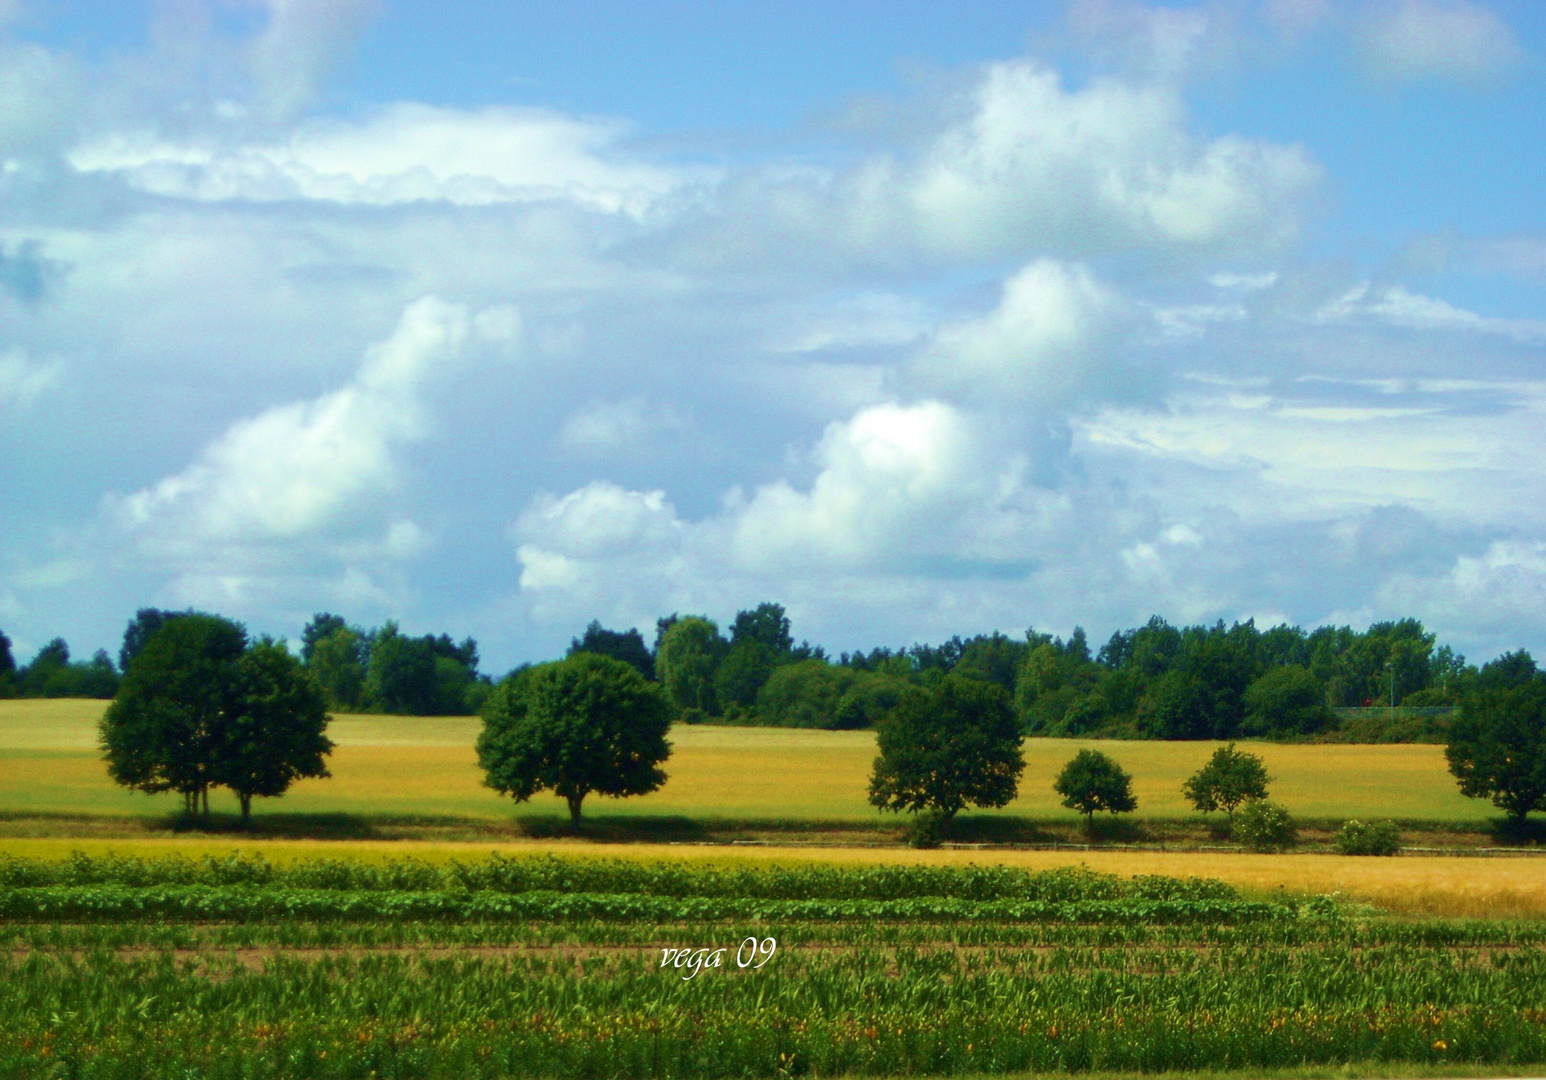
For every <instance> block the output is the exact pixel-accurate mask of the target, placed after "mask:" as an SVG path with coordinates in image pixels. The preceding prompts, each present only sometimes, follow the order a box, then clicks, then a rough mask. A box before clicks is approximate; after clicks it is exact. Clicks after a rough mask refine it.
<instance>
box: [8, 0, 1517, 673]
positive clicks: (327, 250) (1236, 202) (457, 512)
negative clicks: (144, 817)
mask: <svg viewBox="0 0 1546 1080" xmlns="http://www.w3.org/2000/svg"><path fill="white" fill-rule="evenodd" d="M1543 56H1546V16H1543V15H1542V14H1541V13H1540V9H1539V7H1538V5H1533V4H1525V3H1493V4H1484V3H1479V2H1467V0H1368V2H1350V3H1336V2H1330V0H1263V2H1260V3H1245V2H1241V3H1214V4H1178V5H1176V6H1172V7H1161V6H1150V5H1144V4H1138V3H1123V2H1117V0H1103V2H1083V0H1079V2H1074V3H1058V4H1053V3H1047V4H1035V3H1031V4H1023V3H1022V4H989V3H981V4H971V5H963V6H962V9H961V10H947V9H944V8H941V7H939V6H938V5H897V4H858V3H855V4H820V5H817V4H808V5H793V4H792V5H736V4H713V5H710V4H661V3H650V4H644V3H638V4H621V3H617V4H604V5H603V4H591V5H585V4H575V3H565V4H558V3H551V4H542V3H532V4H522V5H512V4H501V3H492V2H490V3H464V4H455V5H445V4H428V3H381V4H376V3H370V2H368V0H332V2H326V3H316V2H314V3H306V2H299V0H271V2H269V3H258V2H236V0H230V2H224V0H223V2H216V3H197V2H193V0H187V2H179V3H167V4H162V5H149V6H146V5H139V4H90V5H87V4H77V3H70V2H66V0H0V460H3V462H4V467H3V468H0V508H3V519H4V526H5V527H4V529H3V530H0V629H3V630H4V631H5V632H6V633H8V634H9V635H10V636H11V637H12V638H14V639H15V640H16V642H17V647H18V648H17V651H18V652H19V653H21V654H23V656H26V655H29V654H30V652H31V651H33V650H35V649H36V648H37V647H39V646H40V645H41V644H42V643H43V642H44V641H46V640H47V639H48V638H51V637H53V636H55V635H56V634H62V635H64V636H65V637H66V638H67V639H68V640H69V642H70V643H71V645H72V647H73V648H74V650H75V652H76V653H78V654H85V653H87V652H89V651H90V650H91V649H93V648H95V647H97V646H99V645H107V646H110V647H111V646H113V645H114V644H115V643H116V640H117V638H118V636H119V635H120V634H121V631H122V626H123V624H124V622H125V621H126V620H127V618H128V617H129V615H130V614H131V613H132V611H133V609H134V608H136V607H138V606H141V605H145V604H154V605H158V606H169V607H183V606H188V605H192V606H198V607H202V608H207V609H212V610H217V611H221V612H224V613H226V614H229V615H232V616H235V617H237V618H240V619H243V620H245V621H246V622H247V623H248V624H249V625H250V626H251V627H252V628H253V629H254V630H258V631H263V632H269V633H275V634H287V635H290V636H292V637H293V636H295V635H296V634H297V633H298V631H299V628H300V626H301V625H302V624H303V623H304V622H305V620H306V618H307V617H308V616H309V614H310V613H311V612H314V611H319V610H333V611H338V612H340V613H342V614H344V615H346V616H347V617H349V618H350V619H351V620H354V621H358V622H361V623H365V624H374V623H377V622H380V621H381V620H383V619H385V618H388V617H395V618H398V619H399V620H400V621H402V623H403V624H404V625H405V626H406V627H407V628H409V629H411V630H414V631H420V630H434V631H437V632H438V631H441V630H447V631H450V632H453V633H456V634H458V635H460V634H469V633H470V634H473V635H475V636H476V637H478V639H479V640H480V642H481V643H482V644H483V650H484V655H485V657H486V658H487V660H488V661H489V664H488V666H490V667H492V668H495V669H502V668H504V667H507V666H509V665H510V664H513V663H515V662H517V661H519V660H524V659H534V658H540V657H544V656H548V655H552V654H553V653H555V652H557V651H558V650H559V649H560V648H561V647H562V646H563V644H564V643H565V642H567V640H568V638H569V637H570V636H571V635H573V634H574V633H576V632H577V631H578V630H579V629H580V628H581V627H583V625H584V624H585V623H586V622H587V621H589V620H590V619H591V618H593V617H599V618H601V619H602V620H603V622H606V623H608V624H609V625H614V626H621V625H639V626H641V627H645V628H648V627H649V626H651V625H652V624H653V620H654V618H655V617H656V616H658V615H661V614H665V613H668V612H671V611H683V612H686V611H702V612H706V613H708V614H710V615H711V616H714V617H717V618H719V619H721V620H724V619H726V618H728V617H729V616H731V615H732V614H733V613H734V611H735V610H736V609H737V608H740V607H746V606H750V605H752V604H755V603H756V602H758V601H760V600H763V599H777V600H780V601H782V602H783V603H785V604H786V605H787V606H788V607H789V609H790V611H791V614H792V616H793V618H794V622H795V630H796V633H797V634H798V635H800V636H808V637H810V638H811V639H813V640H817V641H821V642H824V643H825V644H827V645H828V646H829V647H830V648H833V649H844V648H854V647H861V646H869V645H872V644H877V643H893V644H896V643H904V642H908V641H911V640H915V639H937V638H939V637H942V636H946V635H948V634H950V633H955V632H961V633H970V632H977V631H985V630H990V629H995V628H998V629H1004V630H1007V631H1010V632H1017V631H1019V630H1021V629H1023V628H1024V627H1026V626H1028V625H1032V624H1034V625H1036V626H1037V627H1040V628H1043V629H1047V630H1052V631H1056V632H1060V633H1066V632H1068V631H1069V630H1071V629H1072V627H1073V626H1074V625H1075V624H1082V625H1084V626H1086V627H1087V628H1088V629H1089V631H1090V632H1091V634H1092V636H1094V637H1096V638H1103V637H1104V636H1105V635H1106V634H1108V633H1109V632H1110V631H1111V630H1112V629H1115V628H1116V627H1118V626H1125V625H1131V624H1133V623H1136V622H1140V621H1142V620H1143V619H1145V618H1147V616H1148V615H1149V614H1150V613H1153V612H1158V613H1161V614H1164V615H1166V616H1167V617H1169V618H1171V619H1172V620H1175V621H1195V620H1204V619H1205V620H1212V619H1215V618H1224V619H1226V620H1230V619H1235V618H1247V617H1254V618H1256V619H1257V620H1258V623H1264V622H1265V623H1270V622H1276V621H1279V620H1288V621H1293V622H1299V623H1303V624H1307V625H1308V624H1317V623H1321V622H1328V621H1335V622H1350V623H1353V624H1355V625H1363V624H1366V623H1368V622H1369V621H1371V620H1374V619H1379V618H1388V617H1397V616H1402V615H1407V614H1414V615H1417V616H1419V617H1420V618H1422V619H1424V620H1425V621H1426V622H1428V623H1429V624H1430V625H1431V626H1432V627H1434V628H1435V629H1436V630H1437V631H1438V632H1439V633H1440V634H1441V636H1442V637H1443V638H1444V639H1445V640H1447V641H1451V642H1454V643H1455V644H1456V645H1457V646H1459V647H1460V648H1462V649H1463V650H1464V651H1466V652H1467V653H1469V654H1470V655H1472V656H1473V658H1477V659H1485V658H1487V657H1490V656H1492V655H1494V654H1496V653H1497V652H1499V651H1502V650H1503V649H1507V648H1513V647H1518V646H1520V645H1524V646H1528V647H1530V648H1532V649H1534V650H1536V651H1538V652H1539V651H1540V650H1542V649H1543V648H1546V615H1543V612H1546V505H1543V504H1546V500H1543V499H1542V498H1541V496H1542V494H1543V488H1546V485H1543V468H1542V466H1541V464H1540V462H1541V461H1542V451H1543V450H1546V424H1543V423H1542V421H1543V419H1546V416H1543V413H1546V379H1543V372H1542V360H1543V352H1546V295H1543V291H1546V290H1543V286H1546V221H1543V220H1542V217H1543V213H1546V211H1543V205H1546V204H1543V201H1542V200H1541V199H1540V197H1539V194H1538V191H1539V177H1541V176H1542V175H1546V169H1543V166H1546V139H1543V137H1542V136H1543V132H1542V126H1543V124H1542V115H1541V108H1540V105H1539V103H1540V102H1541V101H1543V100H1546V86H1543V85H1542V84H1543V78H1542V70H1543V69H1542V57H1543Z"/></svg>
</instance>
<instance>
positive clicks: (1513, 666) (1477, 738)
mask: <svg viewBox="0 0 1546 1080" xmlns="http://www.w3.org/2000/svg"><path fill="white" fill-rule="evenodd" d="M1444 754H1445V757H1446V758H1447V759H1448V760H1449V771H1450V772H1452V773H1453V774H1454V775H1455V778H1456V779H1457V780H1458V781H1459V783H1460V791H1461V793H1462V794H1464V795H1468V796H1470V797H1471V798H1474V799H1491V800H1492V802H1493V805H1494V806H1497V807H1498V808H1499V809H1501V810H1505V811H1507V812H1508V814H1509V815H1510V816H1511V817H1512V818H1514V820H1515V821H1516V822H1519V823H1521V824H1522V823H1523V822H1524V820H1525V816H1526V815H1527V814H1529V813H1530V811H1532V810H1546V672H1538V671H1536V670H1535V662H1534V661H1533V660H1531V659H1530V657H1529V654H1528V653H1524V652H1522V651H1521V652H1520V653H1513V654H1508V655H1505V656H1503V657H1500V658H1499V659H1498V660H1496V661H1494V662H1493V663H1491V664H1488V665H1486V666H1485V667H1483V668H1482V670H1481V672H1480V673H1479V674H1478V676H1477V688H1476V689H1475V690H1474V691H1473V692H1472V693H1470V694H1468V695H1467V696H1466V699H1465V700H1464V702H1462V704H1461V707H1460V716H1459V718H1458V719H1456V720H1455V721H1454V722H1453V723H1452V724H1451V725H1450V730H1449V745H1448V746H1447V747H1446V748H1445V751H1444Z"/></svg>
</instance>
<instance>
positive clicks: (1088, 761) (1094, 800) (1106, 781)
mask: <svg viewBox="0 0 1546 1080" xmlns="http://www.w3.org/2000/svg"><path fill="white" fill-rule="evenodd" d="M1052 790H1054V791H1056V792H1057V793H1058V794H1059V795H1061V796H1063V805H1064V806H1066V807H1068V808H1069V809H1070V810H1077V811H1079V812H1080V813H1081V814H1083V815H1085V817H1086V818H1088V819H1089V820H1091V821H1094V819H1095V812H1096V811H1097V810H1105V811H1109V812H1110V813H1113V814H1127V813H1131V812H1132V811H1134V810H1136V809H1138V799H1137V798H1136V797H1135V796H1134V795H1133V778H1132V777H1131V776H1130V775H1128V773H1127V771H1126V770H1125V769H1123V768H1122V766H1120V765H1118V764H1117V763H1116V762H1115V761H1113V760H1112V759H1111V758H1109V757H1107V756H1106V755H1105V754H1103V753H1101V752H1100V751H1099V750H1088V749H1086V750H1080V751H1079V752H1078V753H1077V754H1075V755H1074V756H1073V757H1072V758H1070V759H1069V762H1068V764H1066V765H1064V766H1063V771H1062V772H1060V773H1059V774H1058V778H1057V780H1056V781H1055V782H1054V783H1053V785H1052Z"/></svg>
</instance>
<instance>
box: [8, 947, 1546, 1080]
mask: <svg viewBox="0 0 1546 1080" xmlns="http://www.w3.org/2000/svg"><path fill="white" fill-rule="evenodd" d="M1091 932H1092V933H1093V932H1094V931H1091ZM701 944H703V945H705V946H708V945H726V944H728V945H731V946H732V947H733V945H734V943H733V942H720V941H715V940H714V939H713V938H712V937H709V938H708V939H706V940H704V941H703V942H702V943H701ZM683 974H684V972H682V971H680V970H677V969H675V968H665V969H662V968H661V966H660V964H659V962H658V960H657V957H656V955H655V954H653V953H651V954H644V955H637V954H633V955H611V956H599V957H598V956H592V957H575V956H570V955H567V954H564V953H561V952H549V953H547V954H545V955H542V956H535V957H496V958H487V957H476V956H469V955H466V954H463V955H456V956H435V955H431V956H422V957H412V956H405V955H400V954H388V955H360V954H347V953H346V954H342V955H331V956H326V957H322V958H316V957H295V956H286V955H273V956H269V957H267V958H265V959H264V961H263V962H262V964H261V965H259V966H258V967H257V968H256V969H254V968H253V967H251V966H249V965H248V964H246V963H244V962H243V961H242V959H241V958H240V957H237V956H235V955H231V954H221V953H218V952H210V953H201V954H199V955H198V956H195V957H189V956H186V955H174V954H171V953H159V954H155V955H135V956H127V957H119V956H115V955H112V954H107V953H101V952H98V953H91V954H87V955H76V954H63V955H45V954H38V953H34V954H31V955H29V956H27V957H26V958H25V959H16V958H13V957H10V956H8V955H7V954H0V1016H4V1017H5V1018H6V1023H5V1024H4V1025H0V1078H4V1077H32V1076H39V1075H65V1076H73V1077H82V1078H94V1077H115V1078H119V1080H140V1078H143V1080H160V1078H163V1077H173V1076H177V1077H181V1076H185V1075H189V1074H192V1075H198V1076H200V1077H216V1078H219V1077H227V1076H228V1077H232V1078H235V1077H241V1078H243V1080H255V1078H260V1077H279V1076H286V1077H350V1078H353V1077H360V1078H364V1077H367V1076H371V1075H375V1076H378V1077H397V1078H405V1080H406V1078H410V1077H425V1078H429V1077H442V1076H444V1077H451V1076H457V1077H472V1078H477V1077H496V1076H508V1077H516V1076H521V1077H525V1076H560V1075H561V1076H575V1077H597V1078H600V1077H616V1078H619V1080H630V1078H636V1077H639V1078H642V1077H667V1076H672V1077H701V1078H705V1080H709V1078H719V1077H745V1076H751V1077H763V1076H767V1077H772V1076H780V1075H790V1074H815V1075H834V1074H842V1073H850V1074H860V1075H901V1074H912V1075H920V1074H928V1075H936V1074H945V1073H958V1072H967V1071H973V1072H1001V1071H1023V1070H1038V1071H1051V1070H1091V1069H1101V1070H1134V1071H1139V1070H1141V1071H1162V1070H1173V1069H1247V1068H1250V1069H1255V1068H1266V1067H1278V1066H1296V1065H1335V1064H1341V1063H1346V1062H1349V1061H1391V1062H1415V1063H1425V1064H1458V1063H1472V1064H1475V1063H1495V1064H1522V1063H1529V1062H1540V1061H1542V1060H1546V1009H1543V1007H1542V1005H1541V1002H1542V1000H1543V995H1542V990H1543V988H1546V954H1543V953H1542V952H1540V951H1539V950H1525V951H1512V952H1495V953H1490V954H1482V953H1475V954H1471V955H1465V956H1457V955H1452V954H1447V953H1443V952H1439V951H1435V950H1427V949H1420V948H1408V947H1389V948H1380V949H1368V950H1360V951H1355V950H1352V949H1347V948H1341V947H1329V948H1320V949H1300V948H1292V949H1288V948H1270V947H1269V948H1249V947H1241V948H1219V949H1197V948H1188V947H1184V946H1183V947H1176V948H1168V949H1114V950H1099V949H1095V950H1063V949H1059V950H1053V951H1050V952H1044V951H1039V950H1003V951H999V950H994V951H988V952H983V953H963V952H960V951H956V950H933V951H920V950H911V949H898V950H883V949H869V948H861V949H855V950H837V951H831V950H828V951H823V950H807V949H802V948H800V947H799V945H798V944H797V943H795V942H793V941H789V942H787V943H786V944H785V945H784V946H783V947H782V948H781V949H780V951H779V952H778V953H777V954H776V955H775V957H774V958H773V959H772V960H771V961H770V962H769V963H768V965H767V966H766V967H764V968H762V969H761V970H756V971H753V970H741V969H738V968H736V967H734V966H733V965H732V964H729V963H727V964H726V965H725V966H724V967H722V968H718V969H704V970H702V971H700V972H699V973H698V974H696V975H695V976H694V977H693V978H691V979H684V978H683V977H682V976H683Z"/></svg>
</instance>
